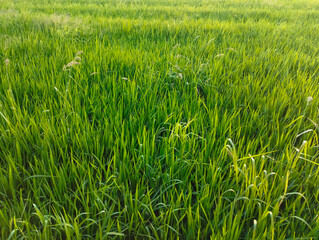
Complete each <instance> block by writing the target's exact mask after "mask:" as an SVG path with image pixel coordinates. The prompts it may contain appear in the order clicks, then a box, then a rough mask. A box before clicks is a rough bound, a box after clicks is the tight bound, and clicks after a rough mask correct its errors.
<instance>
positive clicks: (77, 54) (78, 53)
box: [75, 51, 83, 56]
mask: <svg viewBox="0 0 319 240" xmlns="http://www.w3.org/2000/svg"><path fill="white" fill-rule="evenodd" d="M82 53H83V51H78V52H77V53H76V54H75V56H79V55H81V54H82Z"/></svg>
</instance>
